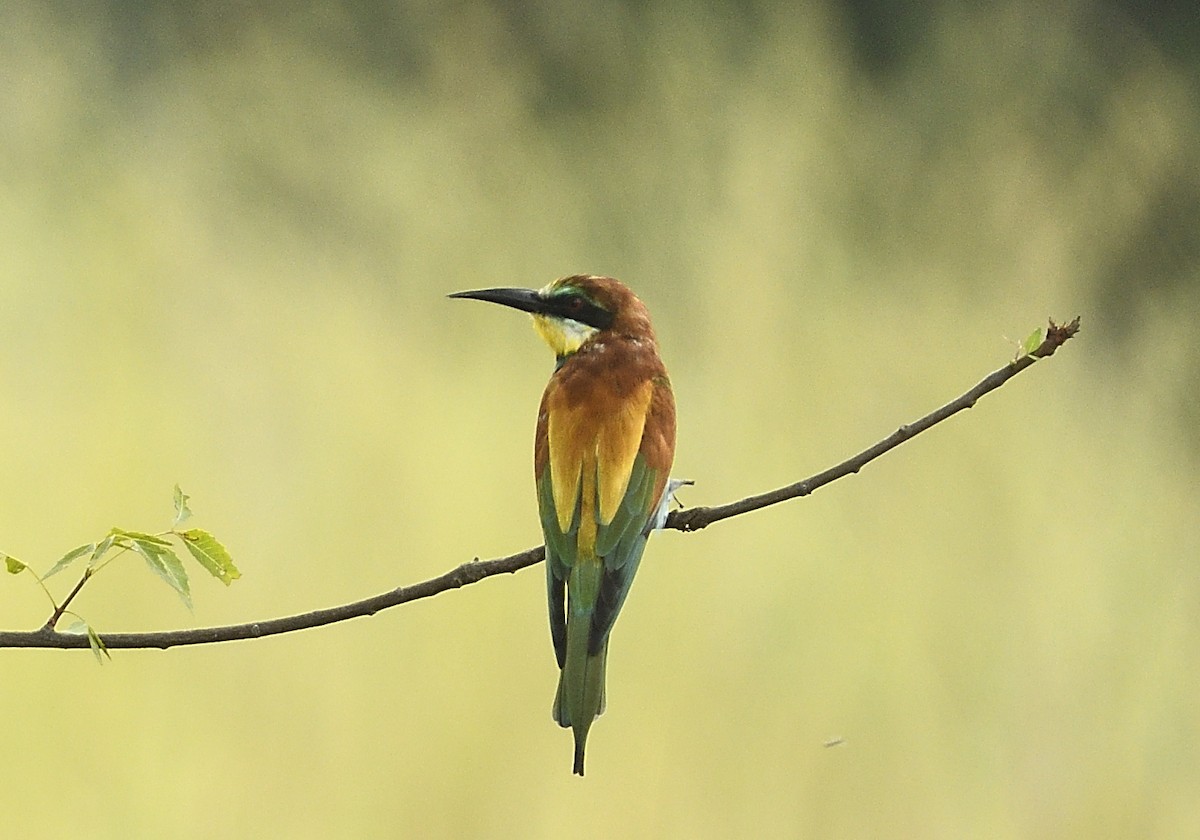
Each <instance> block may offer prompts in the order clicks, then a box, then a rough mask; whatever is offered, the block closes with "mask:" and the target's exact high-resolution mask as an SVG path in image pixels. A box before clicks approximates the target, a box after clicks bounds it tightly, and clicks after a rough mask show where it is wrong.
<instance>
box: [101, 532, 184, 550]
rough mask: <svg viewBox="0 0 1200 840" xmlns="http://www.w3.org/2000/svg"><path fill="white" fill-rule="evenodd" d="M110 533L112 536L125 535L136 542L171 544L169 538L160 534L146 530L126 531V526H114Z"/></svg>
mask: <svg viewBox="0 0 1200 840" xmlns="http://www.w3.org/2000/svg"><path fill="white" fill-rule="evenodd" d="M108 533H109V535H110V536H113V537H117V538H120V537H125V538H126V539H130V540H133V541H134V542H145V543H154V544H155V545H165V546H168V547H169V546H170V545H171V543H170V542H169V541H168V540H165V539H163V538H162V537H160V536H159V535H158V534H147V533H145V532H144V531H126V530H125V529H124V528H113V529H112V530H111V531H109V532H108Z"/></svg>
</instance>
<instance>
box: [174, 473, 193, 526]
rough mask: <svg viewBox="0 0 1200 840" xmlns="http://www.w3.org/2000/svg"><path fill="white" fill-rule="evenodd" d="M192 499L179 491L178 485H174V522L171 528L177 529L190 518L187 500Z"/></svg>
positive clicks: (190, 512) (190, 511)
mask: <svg viewBox="0 0 1200 840" xmlns="http://www.w3.org/2000/svg"><path fill="white" fill-rule="evenodd" d="M190 498H192V497H191V496H189V495H188V494H187V493H184V492H183V491H182V490H180V489H179V485H178V484H176V485H175V522H174V523H173V524H172V527H173V528H178V527H179V526H180V525H182V524H183V523H184V522H187V521H188V519H190V518H191V516H192V509H191V508H189V507H188V499H190Z"/></svg>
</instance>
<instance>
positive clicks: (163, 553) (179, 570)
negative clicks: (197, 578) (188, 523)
mask: <svg viewBox="0 0 1200 840" xmlns="http://www.w3.org/2000/svg"><path fill="white" fill-rule="evenodd" d="M131 543H132V544H131V546H130V547H131V548H132V549H133V550H134V551H136V552H137V553H138V554H140V555H142V558H143V559H144V560H145V561H146V565H147V566H149V567H150V570H151V571H152V572H154V573H155V574H156V575H158V576H159V577H160V578H162V579H163V580H165V581H166V582H167V585H168V586H170V587H171V588H172V589H174V590H175V591H176V592H177V593H179V597H180V598H181V599H182V600H183V603H184V604H185V605H187V608H188V609H189V610H190V609H191V608H192V593H191V590H190V589H189V587H188V577H187V571H186V570H185V569H184V568H183V563H182V562H181V561H180V559H179V557H178V556H177V555H176V554H175V552H174V551H172V550H171V548H170V546H168V547H166V548H164V547H163V546H161V545H159V544H158V543H157V542H147V541H146V540H141V539H132V540H131Z"/></svg>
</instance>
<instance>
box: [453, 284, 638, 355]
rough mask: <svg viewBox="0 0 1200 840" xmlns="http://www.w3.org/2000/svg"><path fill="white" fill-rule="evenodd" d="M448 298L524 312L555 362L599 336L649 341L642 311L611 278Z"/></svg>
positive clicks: (496, 290)
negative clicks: (552, 353)
mask: <svg viewBox="0 0 1200 840" xmlns="http://www.w3.org/2000/svg"><path fill="white" fill-rule="evenodd" d="M450 297H452V298H472V299H474V300H486V301H490V302H492V303H500V304H503V305H504V306H511V307H513V308H514V309H520V310H522V311H524V312H528V313H529V314H531V315H532V316H533V325H534V327H535V328H536V329H537V331H538V334H539V335H540V336H541V337H542V338H543V339H545V341H546V343H547V344H549V345H550V348H551V349H552V350H553V351H554V352H555V354H556V355H557V356H558V357H559V358H565V357H567V356H570V355H571V354H572V353H574V352H576V351H577V350H579V348H580V347H582V346H583V345H584V344H586V343H587V342H588V341H589V340H591V339H592V338H593V337H596V336H598V335H601V334H603V333H619V334H624V335H630V336H633V337H640V336H641V335H643V334H645V335H648V336H649V337H650V338H651V339H652V338H653V335H654V334H653V332H652V331H651V328H650V317H649V315H648V314H647V313H646V307H645V306H643V305H642V302H641V301H640V300H638V299H637V297H636V296H635V295H634V294H633V292H631V291H630V290H629V289H628V288H627V287H626V286H625V285H624V284H622V283H621V282H620V281H618V280H614V279H613V278H611V277H596V276H594V275H590V274H576V275H572V276H570V277H563V278H562V279H560V280H555V281H554V282H553V283H551V284H550V285H548V286H545V287H543V288H541V289H479V290H476V291H470V292H455V293H454V294H452V295H450Z"/></svg>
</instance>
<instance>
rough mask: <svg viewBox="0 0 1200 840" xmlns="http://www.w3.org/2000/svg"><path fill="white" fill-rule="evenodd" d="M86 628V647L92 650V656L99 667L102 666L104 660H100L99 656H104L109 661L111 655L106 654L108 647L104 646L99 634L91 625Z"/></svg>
mask: <svg viewBox="0 0 1200 840" xmlns="http://www.w3.org/2000/svg"><path fill="white" fill-rule="evenodd" d="M86 626H87V637H88V646H89V647H90V648H91V649H92V655H93V656H95V657H96V661H97V662H99V663H100V664H101V665H103V664H104V660H103V659H101V658H100V654H104V655H105V656H106V657H108V659H109V661H111V660H112V654H111V653H109V652H108V645H106V644H104V640H103V639H101V638H100V634H99V633H97V632H96V630H95V628H93V627H92V625H90V624H88V625H86Z"/></svg>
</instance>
